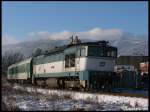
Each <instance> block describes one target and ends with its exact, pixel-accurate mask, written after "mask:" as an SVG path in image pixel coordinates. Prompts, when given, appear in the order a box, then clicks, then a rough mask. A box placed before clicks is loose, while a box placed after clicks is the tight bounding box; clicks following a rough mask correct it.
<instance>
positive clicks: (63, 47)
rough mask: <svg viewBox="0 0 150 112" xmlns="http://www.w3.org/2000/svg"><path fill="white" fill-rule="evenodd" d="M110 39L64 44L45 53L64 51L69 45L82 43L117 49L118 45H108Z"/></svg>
mask: <svg viewBox="0 0 150 112" xmlns="http://www.w3.org/2000/svg"><path fill="white" fill-rule="evenodd" d="M108 43H109V42H108V41H104V40H103V41H97V42H84V43H77V44H68V45H64V46H61V47H55V48H54V49H52V50H50V51H47V52H45V53H44V55H47V54H54V53H58V52H63V51H64V50H65V49H67V48H69V47H73V46H80V45H84V46H99V47H111V48H114V49H116V47H113V46H110V45H108Z"/></svg>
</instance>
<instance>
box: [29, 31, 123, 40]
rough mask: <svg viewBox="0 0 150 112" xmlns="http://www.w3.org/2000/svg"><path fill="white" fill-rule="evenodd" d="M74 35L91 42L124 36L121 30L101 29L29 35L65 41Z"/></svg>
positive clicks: (32, 33) (42, 32)
mask: <svg viewBox="0 0 150 112" xmlns="http://www.w3.org/2000/svg"><path fill="white" fill-rule="evenodd" d="M72 35H74V36H75V35H77V36H78V37H79V38H80V39H91V40H116V39H120V38H121V36H122V35H123V32H122V30H120V29H101V28H93V29H91V30H89V31H81V32H71V31H67V30H65V31H61V32H55V33H49V32H48V31H40V32H31V33H29V34H28V36H29V37H32V38H30V39H35V38H36V39H50V40H64V39H68V38H69V37H71V36H72Z"/></svg>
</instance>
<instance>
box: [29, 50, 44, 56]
mask: <svg viewBox="0 0 150 112" xmlns="http://www.w3.org/2000/svg"><path fill="white" fill-rule="evenodd" d="M42 53H43V51H42V49H40V48H37V49H36V50H35V51H33V53H32V56H33V57H34V56H39V55H41V54H42Z"/></svg>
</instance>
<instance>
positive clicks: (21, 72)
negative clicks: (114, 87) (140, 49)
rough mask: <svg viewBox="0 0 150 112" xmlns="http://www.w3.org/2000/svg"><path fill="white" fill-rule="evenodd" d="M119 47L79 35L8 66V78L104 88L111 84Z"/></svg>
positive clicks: (51, 84)
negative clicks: (52, 48) (83, 40)
mask: <svg viewBox="0 0 150 112" xmlns="http://www.w3.org/2000/svg"><path fill="white" fill-rule="evenodd" d="M116 58H117V48H116V47H113V46H110V45H109V44H108V42H106V41H98V42H84V43H81V41H80V40H79V39H78V38H76V39H75V40H72V42H71V43H70V44H69V45H65V46H62V47H58V48H55V49H54V50H51V51H50V52H47V53H45V54H43V55H40V56H36V57H32V58H30V59H27V60H24V61H22V62H19V63H16V64H13V65H11V66H10V67H9V68H8V75H7V78H8V80H10V81H11V80H15V81H17V82H22V83H25V82H27V83H29V82H31V83H32V84H37V85H42V86H50V87H57V88H82V89H94V88H95V89H100V88H102V87H103V86H105V87H110V86H111V82H112V80H113V76H114V74H115V73H114V66H115V60H116Z"/></svg>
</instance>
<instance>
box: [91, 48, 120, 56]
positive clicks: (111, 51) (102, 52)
mask: <svg viewBox="0 0 150 112" xmlns="http://www.w3.org/2000/svg"><path fill="white" fill-rule="evenodd" d="M88 56H96V57H117V49H116V48H114V47H98V46H89V47H88Z"/></svg>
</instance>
